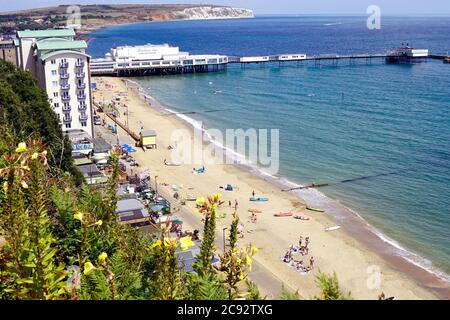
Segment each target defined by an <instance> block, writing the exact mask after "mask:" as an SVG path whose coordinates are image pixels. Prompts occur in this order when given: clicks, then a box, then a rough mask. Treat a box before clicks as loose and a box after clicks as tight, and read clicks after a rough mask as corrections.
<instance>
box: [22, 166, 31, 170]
mask: <svg viewBox="0 0 450 320" xmlns="http://www.w3.org/2000/svg"><path fill="white" fill-rule="evenodd" d="M22 169H23V170H27V171H30V167H29V166H22Z"/></svg>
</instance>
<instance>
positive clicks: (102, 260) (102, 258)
mask: <svg viewBox="0 0 450 320" xmlns="http://www.w3.org/2000/svg"><path fill="white" fill-rule="evenodd" d="M106 258H108V254H107V253H106V252H102V253H101V254H100V255H99V256H98V261H100V262H101V263H104V262H105V260H106Z"/></svg>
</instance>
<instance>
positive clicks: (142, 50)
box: [90, 44, 450, 77]
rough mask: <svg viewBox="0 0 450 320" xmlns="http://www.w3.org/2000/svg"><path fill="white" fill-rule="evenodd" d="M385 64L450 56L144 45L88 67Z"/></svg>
mask: <svg viewBox="0 0 450 320" xmlns="http://www.w3.org/2000/svg"><path fill="white" fill-rule="evenodd" d="M376 59H378V60H381V61H383V62H386V63H417V62H421V61H424V60H426V59H435V60H442V61H443V62H444V63H445V62H450V56H448V55H443V54H430V53H429V51H428V49H414V48H411V47H409V46H408V45H402V46H401V47H399V48H396V49H394V50H391V51H388V52H386V53H375V54H373V53H366V54H343V55H340V54H318V55H307V54H304V53H297V54H279V55H267V56H225V55H208V54H205V55H190V54H189V53H188V52H180V51H179V49H178V47H171V46H169V45H167V44H164V45H150V44H149V45H145V46H137V47H118V48H115V49H111V53H109V54H107V55H106V56H105V58H102V59H93V60H92V61H91V64H90V70H91V75H93V76H121V77H127V76H150V75H169V74H183V73H202V72H218V71H225V70H227V66H228V65H232V64H240V65H241V66H242V67H245V66H246V65H248V64H266V63H278V64H279V65H280V66H281V65H282V64H284V63H288V62H297V64H300V63H301V62H309V61H312V62H314V63H315V65H316V66H320V65H321V64H322V62H331V63H332V65H335V66H336V65H338V64H339V62H340V61H343V62H347V63H349V64H356V63H357V61H365V62H366V63H372V61H373V60H376Z"/></svg>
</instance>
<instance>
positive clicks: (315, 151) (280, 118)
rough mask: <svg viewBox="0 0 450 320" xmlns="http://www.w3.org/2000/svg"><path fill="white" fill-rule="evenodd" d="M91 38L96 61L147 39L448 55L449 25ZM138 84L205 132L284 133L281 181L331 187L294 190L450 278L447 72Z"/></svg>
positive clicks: (365, 69) (322, 72) (163, 79)
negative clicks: (348, 214)
mask: <svg viewBox="0 0 450 320" xmlns="http://www.w3.org/2000/svg"><path fill="white" fill-rule="evenodd" d="M89 37H90V40H89V47H88V53H89V54H90V55H92V56H93V57H94V58H95V57H103V55H104V54H105V53H107V52H108V51H109V50H110V48H112V47H115V46H119V45H142V44H146V43H154V44H159V43H169V44H171V45H174V46H178V47H180V50H182V51H188V52H190V53H193V54H206V53H207V54H224V55H229V56H254V55H257V56H263V55H264V56H265V55H276V54H285V53H288V54H289V53H290V54H295V53H305V54H308V55H320V54H339V55H342V54H360V53H385V52H386V51H388V50H391V49H392V48H395V47H398V46H400V45H401V44H402V43H408V44H409V45H410V46H412V47H415V48H425V49H429V50H430V51H431V52H433V53H441V54H446V53H448V52H449V51H450V17H409V16H404V17H395V16H386V17H384V16H383V17H382V20H381V29H379V30H371V29H368V28H367V17H366V16H342V17H341V16H304V15H296V16H294V15H290V16H258V17H256V18H255V19H242V20H241V19H239V20H208V21H205V20H202V21H174V22H151V23H140V24H129V25H117V26H111V27H107V28H104V29H100V30H97V31H95V32H93V33H91V34H89ZM134 80H136V81H137V82H138V83H139V84H140V85H141V86H142V87H143V88H144V90H147V91H148V93H149V94H151V95H153V96H154V97H155V98H157V99H158V100H159V101H160V102H161V103H162V104H164V105H165V106H166V107H167V108H169V109H171V110H175V111H176V112H197V113H196V114H192V115H189V117H190V118H192V119H191V120H192V121H202V122H203V123H204V125H205V126H206V127H207V128H217V129H220V130H223V131H224V130H225V129H244V130H247V129H250V128H256V129H279V141H280V147H279V148H280V149H279V150H280V153H279V161H280V169H279V172H278V173H277V174H276V175H274V177H273V178H274V179H276V180H277V181H278V182H280V183H282V184H283V185H284V186H285V187H286V188H289V187H298V186H301V185H307V184H311V183H313V182H314V183H317V184H320V183H326V184H328V186H325V187H322V188H318V189H314V190H306V191H302V190H300V191H296V193H297V194H298V195H299V196H300V197H303V198H305V199H306V200H307V201H308V202H309V204H310V205H311V206H321V207H327V206H329V207H330V208H333V210H332V211H333V213H334V214H335V215H336V216H339V212H338V211H339V209H336V207H339V208H344V207H345V208H346V210H345V211H347V212H351V213H352V214H354V215H356V216H358V217H361V218H362V219H363V220H364V221H365V222H366V223H368V224H369V225H370V226H372V227H373V230H374V232H375V233H376V234H377V235H378V236H379V237H380V238H381V239H382V240H383V241H384V242H385V243H386V245H389V246H391V247H393V248H395V250H396V254H398V255H403V256H404V258H405V259H407V260H409V261H410V262H412V263H414V264H416V265H418V266H420V267H421V268H425V269H427V270H428V271H430V272H433V273H434V274H436V275H438V276H439V277H441V278H443V279H445V280H446V281H450V276H449V275H450V81H449V80H450V64H444V63H443V62H442V61H440V60H427V61H426V62H422V63H416V64H386V63H385V62H384V61H383V60H380V59H378V60H377V59H373V61H365V60H363V61H359V62H357V63H356V64H351V63H349V62H346V61H340V62H339V63H338V64H337V65H336V64H333V63H332V62H322V63H321V64H320V65H317V64H315V63H314V62H302V63H299V64H298V63H294V62H290V63H285V64H283V65H279V64H278V63H272V64H265V65H264V64H255V65H247V66H245V67H241V66H240V65H230V66H228V69H227V70H226V71H223V72H217V73H201V74H200V73H197V74H185V75H167V76H153V77H141V78H136V79H134ZM208 110H219V111H217V112H204V111H208ZM220 110H223V111H220ZM330 210H331V209H330Z"/></svg>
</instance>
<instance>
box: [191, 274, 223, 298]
mask: <svg viewBox="0 0 450 320" xmlns="http://www.w3.org/2000/svg"><path fill="white" fill-rule="evenodd" d="M187 287H188V296H189V299H190V300H227V299H228V292H227V289H226V288H225V287H224V285H223V284H222V283H221V282H220V281H219V280H218V279H217V277H216V276H215V275H212V274H210V275H207V276H204V277H202V276H199V275H198V274H189V276H188V286H187Z"/></svg>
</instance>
